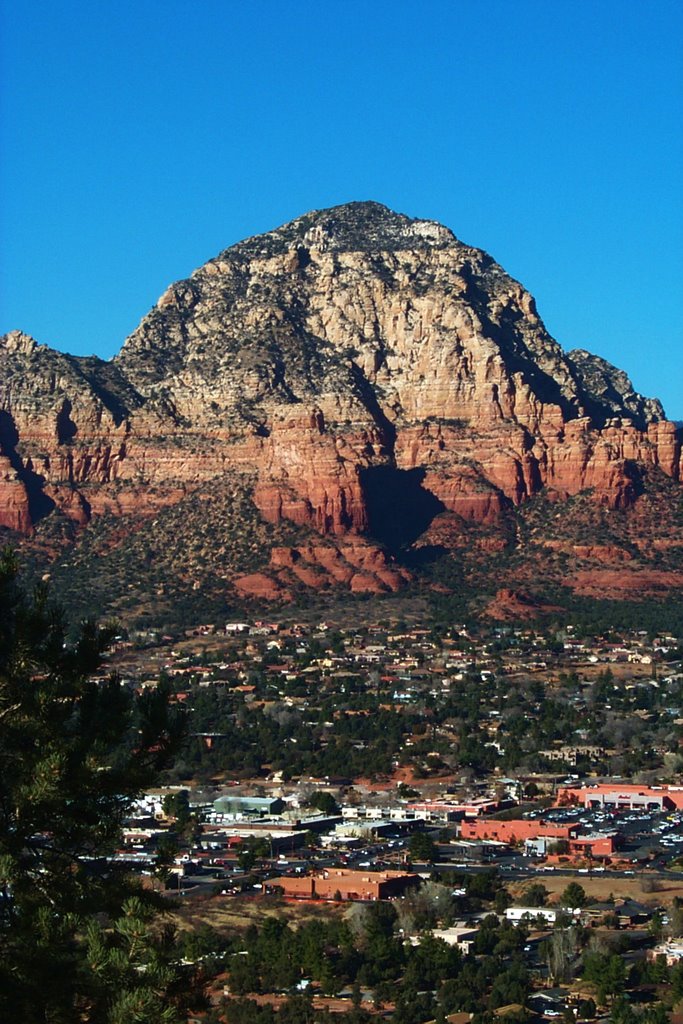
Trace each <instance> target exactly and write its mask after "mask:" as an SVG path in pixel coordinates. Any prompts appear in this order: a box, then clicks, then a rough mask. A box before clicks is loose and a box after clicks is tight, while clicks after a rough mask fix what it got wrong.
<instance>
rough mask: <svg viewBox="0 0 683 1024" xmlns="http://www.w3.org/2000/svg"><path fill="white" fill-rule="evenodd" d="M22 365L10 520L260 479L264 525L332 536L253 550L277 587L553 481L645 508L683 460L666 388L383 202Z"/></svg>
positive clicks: (353, 569) (489, 518)
mask: <svg viewBox="0 0 683 1024" xmlns="http://www.w3.org/2000/svg"><path fill="white" fill-rule="evenodd" d="M0 385H1V388H0V526H2V527H5V528H6V529H7V530H9V531H14V533H16V534H19V535H24V536H30V535H31V533H32V531H34V530H35V528H36V526H37V524H39V523H40V522H42V521H44V520H46V519H47V518H49V517H50V516H51V515H53V514H54V513H55V512H57V511H58V512H59V513H61V514H62V515H63V516H65V517H67V518H68V519H69V520H71V521H73V522H75V523H77V524H79V525H81V526H83V527H85V526H86V525H87V524H88V523H89V522H91V521H92V520H94V519H96V518H97V517H100V516H102V515H103V514H108V515H121V514H134V515H136V516H139V517H153V516H154V515H155V514H156V513H157V512H158V511H159V509H162V508H164V507H167V506H170V505H172V504H174V503H176V502H178V501H179V500H181V499H183V498H185V497H186V496H187V495H189V494H191V493H192V492H193V491H196V490H197V489H199V488H201V487H202V485H204V484H206V482H207V481H219V482H220V481H230V480H231V479H235V478H237V477H239V479H240V480H243V481H247V483H248V487H249V489H250V493H251V495H252V496H253V501H254V503H255V505H256V507H257V509H258V512H259V513H260V515H261V517H262V518H263V519H264V520H265V521H267V522H269V523H273V524H277V523H283V522H285V523H286V522H291V523H293V524H296V525H297V526H300V527H304V528H307V529H308V530H309V531H310V536H311V538H312V539H311V541H310V543H307V544H305V545H304V546H303V547H301V548H297V549H293V550H290V551H288V552H287V551H283V550H274V551H273V553H272V558H271V559H270V562H268V560H266V562H265V563H264V565H263V566H261V568H260V570H259V572H258V573H246V574H245V573H242V576H241V578H240V574H239V571H238V569H239V567H236V568H235V573H236V575H235V581H236V585H237V587H238V590H239V589H240V588H241V592H242V593H243V594H250V593H251V594H253V595H256V596H259V595H260V596H277V595H278V594H280V596H283V595H284V594H285V592H286V589H287V588H286V580H292V579H296V580H298V581H299V582H303V583H304V584H306V585H309V584H310V585H311V586H315V585H316V581H318V582H319V581H320V579H321V578H323V577H324V578H325V579H327V580H328V581H330V580H332V581H335V582H336V583H337V584H339V585H344V586H349V587H351V588H352V589H354V588H355V589H358V590H363V589H370V590H372V589H380V590H393V589H396V588H397V587H399V586H400V585H401V584H402V582H403V580H404V579H405V578H406V576H407V574H406V572H405V570H403V569H401V568H399V567H398V566H396V565H394V564H393V563H392V560H391V558H390V557H389V556H387V555H386V554H385V552H386V551H389V552H395V551H397V550H399V549H405V548H406V547H410V545H412V544H414V543H415V542H416V541H417V542H420V539H421V538H423V539H424V537H425V536H426V535H427V532H428V531H429V530H431V531H434V530H437V531H440V535H441V536H442V537H443V536H448V535H449V532H450V535H457V534H459V533H462V531H463V530H464V529H466V527H467V524H471V523H476V524H490V525H495V524H496V523H497V522H499V521H500V519H501V517H502V516H504V514H505V513H506V510H510V509H514V508H515V507H519V506H520V505H522V504H523V503H525V502H527V501H528V500H529V499H530V498H532V497H534V496H535V495H538V494H539V493H541V492H543V494H544V495H545V496H547V497H549V498H550V499H552V500H554V501H558V502H560V501H562V500H563V499H566V498H567V497H569V496H572V495H577V494H579V493H581V492H590V494H591V496H592V500H593V501H594V502H595V503H597V504H598V505H600V506H604V507H606V508H609V509H617V510H623V509H629V508H631V507H633V506H634V505H635V504H636V502H637V501H638V498H639V496H640V494H641V493H643V490H644V489H646V484H645V483H644V481H646V479H647V477H648V474H652V473H655V474H659V475H663V476H664V477H666V478H669V480H670V481H673V482H676V483H679V482H680V479H681V440H680V436H679V434H678V433H677V430H676V427H675V425H674V424H673V423H671V422H669V421H667V419H666V418H665V415H664V412H663V410H662V408H661V406H660V404H659V403H658V402H657V401H656V400H651V399H646V398H643V397H642V396H640V395H638V394H636V393H635V391H634V389H633V387H632V385H631V383H630V381H629V380H628V378H627V377H626V375H625V374H624V373H622V372H621V371H619V370H617V369H615V368H614V367H612V366H610V365H609V364H608V363H606V362H605V361H604V360H602V359H600V358H598V357H595V356H591V355H589V354H588V353H587V352H585V351H582V350H576V351H573V352H570V353H565V352H564V351H563V350H562V348H561V347H560V346H559V345H558V344H557V343H556V342H555V341H554V340H553V338H552V337H551V336H550V335H549V333H548V332H547V330H546V328H545V326H544V324H543V322H542V321H541V319H540V318H539V316H538V313H537V311H536V306H535V303H534V300H533V298H532V296H531V295H530V294H529V293H528V292H527V291H526V290H525V289H524V288H523V287H522V285H520V284H519V283H518V282H517V281H515V280H513V279H512V278H511V277H509V276H508V275H507V274H506V273H505V271H504V270H503V269H502V268H501V267H500V266H498V265H497V264H496V263H495V262H494V260H493V259H492V258H491V257H490V256H488V255H487V254H486V253H484V252H483V251H481V250H479V249H475V248H472V247H470V246H468V245H465V244H463V243H462V242H460V241H459V240H458V239H457V238H456V237H455V236H454V235H453V234H452V232H451V231H450V230H448V228H446V227H443V226H442V225H440V224H437V223H434V222H431V221H424V220H414V219H411V218H408V217H406V216H403V215H400V214H396V213H393V212H392V211H390V210H388V209H387V208H386V207H384V206H381V205H380V204H378V203H371V202H368V203H350V204H347V205H345V206H340V207H336V208H333V209H329V210H323V211H316V212H313V213H309V214H306V215H305V216H303V217H301V218H299V219H297V220H295V221H293V222H292V223H290V224H287V225H285V226H283V227H281V228H278V229H276V230H274V231H272V232H269V233H267V234H264V235H260V236H256V237H254V238H250V239H247V240H246V241H243V242H240V243H238V244H237V245H234V246H232V247H231V248H229V249H226V250H225V251H224V252H222V253H220V254H219V255H218V256H217V257H215V258H214V259H211V260H209V262H208V263H206V264H204V265H203V266H202V267H200V268H199V269H198V270H196V271H194V273H192V274H191V275H190V277H189V278H187V279H186V280H184V281H180V282H177V283H175V284H172V285H171V286H170V287H169V288H168V289H167V290H166V292H165V293H164V294H163V295H162V297H161V298H160V299H159V301H158V302H157V304H156V305H155V306H154V307H153V309H152V310H151V311H150V312H149V313H148V314H147V315H146V316H145V317H144V319H143V320H142V322H141V323H140V325H139V327H138V328H137V330H135V331H134V332H133V334H131V335H130V337H129V338H128V339H127V340H126V341H125V343H124V344H123V347H122V348H121V351H120V352H119V354H118V355H117V356H116V357H115V358H114V359H113V360H112V361H111V362H104V361H102V360H100V359H98V358H96V357H75V356H69V355H65V354H62V353H60V352H57V351H54V350H52V349H50V348H48V347H46V346H44V345H39V344H37V343H36V342H35V341H34V340H33V339H32V338H30V337H28V336H27V335H25V334H22V333H21V332H19V331H13V332H11V333H9V334H7V335H5V336H4V337H3V338H2V339H0ZM315 534H318V535H321V536H322V537H323V538H327V539H326V540H324V541H322V540H321V541H320V542H316V541H315ZM490 543H491V541H489V544H490ZM587 547H591V545H590V544H588V545H587ZM593 548H595V545H593ZM603 554H604V553H603ZM624 557H626V556H624ZM283 580H285V582H283Z"/></svg>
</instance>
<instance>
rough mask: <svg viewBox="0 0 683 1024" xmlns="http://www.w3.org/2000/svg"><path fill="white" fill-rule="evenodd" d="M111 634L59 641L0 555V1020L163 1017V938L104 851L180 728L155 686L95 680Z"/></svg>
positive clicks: (50, 619) (169, 985) (61, 632)
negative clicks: (138, 690) (141, 689)
mask: <svg viewBox="0 0 683 1024" xmlns="http://www.w3.org/2000/svg"><path fill="white" fill-rule="evenodd" d="M110 640H111V632H110V631H109V630H107V629H99V628H98V627H96V626H95V625H94V624H93V623H84V624H82V625H81V626H80V628H79V629H78V631H77V634H76V637H75V639H74V640H73V641H72V642H69V641H68V639H67V632H66V627H65V623H64V619H63V616H62V614H61V613H60V612H59V610H58V609H56V608H55V607H54V606H53V605H52V604H51V603H50V601H49V599H48V594H47V591H46V589H45V588H39V589H38V590H37V591H36V592H35V593H34V594H33V595H31V596H30V597H27V596H26V595H25V594H24V593H23V592H22V590H21V588H20V587H19V586H18V584H17V567H16V564H15V561H14V558H13V556H12V554H11V553H10V552H8V551H5V552H3V553H2V554H0V1019H2V1020H21V1021H22V1022H23V1024H33V1022H38V1021H40V1022H41V1024H62V1022H64V1024H67V1022H72V1021H92V1022H103V1024H104V1022H107V1024H119V1022H122V1021H123V1020H125V1021H126V1022H143V1021H145V1022H146V1021H148V1020H149V1021H162V1022H164V1024H166V1022H170V1021H173V1020H175V1016H174V1014H175V1011H174V1010H173V996H172V991H173V988H174V985H176V981H175V980H173V970H172V969H171V968H170V967H169V966H168V964H167V965H166V966H162V961H163V958H164V956H166V959H167V960H170V957H168V956H167V952H168V950H167V949H166V953H164V949H165V948H166V947H168V944H169V942H170V941H171V936H170V935H169V934H168V933H164V932H163V928H162V929H161V930H159V929H158V928H157V927H156V926H155V924H154V921H153V913H152V909H151V901H152V900H153V899H154V897H153V896H152V895H151V894H144V893H143V892H142V890H141V889H138V888H137V886H136V884H135V883H134V882H133V881H132V880H131V879H129V878H128V877H126V876H125V875H124V874H122V872H121V871H120V870H116V868H115V866H114V865H113V864H112V863H111V862H110V861H108V860H107V855H108V854H110V853H111V852H112V851H113V850H114V849H115V848H116V846H117V845H118V844H119V843H120V836H121V828H122V824H123V821H124V818H125V816H126V814H127V812H128V811H129V808H130V804H131V801H132V800H133V798H134V797H135V796H136V795H138V794H139V793H140V792H141V791H142V790H143V789H144V788H146V787H147V786H149V785H150V784H152V783H153V782H154V781H155V779H156V776H157V774H158V772H159V771H160V769H162V768H164V767H165V766H166V765H167V764H168V763H169V761H170V758H171V756H172V755H173V753H174V752H175V750H176V749H177V746H178V743H179V741H180V737H181V731H182V730H181V726H180V721H179V720H176V719H174V718H173V717H172V716H171V715H170V713H169V708H168V701H167V694H166V693H165V692H164V691H163V690H162V689H157V690H156V691H153V692H150V693H145V694H144V695H143V696H141V697H140V698H135V696H134V695H133V694H132V693H131V692H130V691H129V690H128V689H127V688H126V687H124V686H123V685H122V684H121V683H120V681H119V680H118V679H116V678H115V677H111V678H109V679H107V680H106V681H95V680H94V679H93V676H94V673H95V672H96V670H97V669H98V667H99V666H100V664H101V660H102V655H103V653H104V651H105V649H106V647H107V644H108V643H109V642H110ZM131 900H132V901H133V902H131ZM95 915H98V917H97V920H95ZM162 954H163V955H162ZM143 965H144V966H143Z"/></svg>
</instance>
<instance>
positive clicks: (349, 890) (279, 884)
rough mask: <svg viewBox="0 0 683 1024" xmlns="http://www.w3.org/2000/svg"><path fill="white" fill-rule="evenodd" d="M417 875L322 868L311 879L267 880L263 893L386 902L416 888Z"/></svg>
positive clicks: (307, 877) (305, 877)
mask: <svg viewBox="0 0 683 1024" xmlns="http://www.w3.org/2000/svg"><path fill="white" fill-rule="evenodd" d="M419 882H420V877H419V875H413V874H410V873H409V872H406V871H373V872H369V871H352V870H347V869H346V868H326V869H325V870H323V871H320V872H318V873H316V874H313V875H306V876H304V877H299V878H296V877H292V876H289V875H282V876H280V877H279V878H269V879H268V881H267V882H266V883H264V891H265V890H267V889H273V888H278V889H282V892H283V894H284V895H285V896H294V897H299V898H300V899H306V898H308V899H312V898H313V897H314V896H315V897H317V898H318V899H322V900H334V899H338V900H386V899H392V898H394V897H397V896H402V895H403V894H404V893H405V892H406V890H407V889H410V888H412V887H413V886H416V885H419Z"/></svg>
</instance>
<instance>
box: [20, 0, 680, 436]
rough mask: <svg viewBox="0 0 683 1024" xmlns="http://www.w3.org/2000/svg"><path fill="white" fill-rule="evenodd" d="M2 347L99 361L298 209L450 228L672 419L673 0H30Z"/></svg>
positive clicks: (567, 342)
mask: <svg viewBox="0 0 683 1024" xmlns="http://www.w3.org/2000/svg"><path fill="white" fill-rule="evenodd" d="M2 22H3V23H2V25H1V26H0V28H1V29H2V32H1V34H2V40H3V42H2V47H3V52H2V54H1V55H0V56H1V57H2V67H3V71H2V82H1V83H0V84H1V85H2V90H1V92H2V95H3V100H2V111H1V113H2V124H3V128H2V140H1V141H2V152H3V154H4V156H3V170H2V178H1V180H0V199H1V216H2V237H3V244H2V252H3V255H2V293H1V302H2V309H1V316H0V330H2V331H4V330H8V329H11V328H15V327H16V328H21V329H23V330H25V331H27V332H29V333H31V334H33V335H34V336H35V337H36V338H37V339H38V340H39V341H41V342H44V343H46V344H49V345H52V346H54V347H56V348H59V349H62V350H65V351H70V352H74V353H79V354H80V353H91V352H96V353H98V354H99V355H102V356H104V357H106V358H108V357H110V356H111V355H113V354H114V353H115V352H116V351H117V350H118V349H119V347H120V345H121V343H122V342H123V340H124V338H125V337H126V335H127V334H128V333H130V331H132V330H133V329H134V328H135V326H136V325H137V323H138V322H139V320H140V319H141V317H142V316H143V315H144V314H145V313H146V312H147V310H148V309H149V308H150V307H151V306H152V305H153V303H154V302H155V301H156V299H157V298H158V297H159V295H160V294H161V293H162V291H163V290H164V289H165V287H166V286H167V285H168V284H169V283H170V282H171V281H173V280H176V279H177V278H180V277H185V276H187V275H188V274H189V273H190V272H191V271H192V270H193V269H194V268H195V267H197V266H199V265H200V264H201V263H203V262H204V261H205V260H207V259H209V258H210V257H211V256H213V255H215V254H216V253H217V252H218V251H220V250H221V249H223V248H225V247H227V246H228V245H230V244H232V243H233V242H235V241H238V240H239V239H240V238H243V237H245V236H247V235H252V234H256V233H257V232H261V231H265V230H268V229H269V228H272V227H275V226H277V225H279V224H281V223H283V222H285V221H287V220H290V219H292V218H293V217H295V216H298V215H299V214H302V213H304V212H305V211H307V210H310V209H315V208H320V207H325V206H332V205H335V204H337V203H342V202H346V201H348V200H352V199H376V200H378V201H380V202H383V203H386V204H387V205H388V206H391V207H392V208H394V209H396V210H399V211H401V212H404V213H408V214H410V215H412V216H419V217H430V218H434V219H437V220H440V221H442V222H443V223H445V224H447V225H448V226H449V227H451V228H452V229H453V230H454V231H455V233H456V235H458V236H459V237H460V238H462V239H463V240H464V241H466V242H468V243H470V244H472V245H477V246H480V247H482V248H484V249H486V250H487V251H488V252H490V253H491V254H492V255H493V256H494V258H495V259H497V260H498V262H499V263H501V264H502V265H503V266H504V267H505V269H506V270H508V271H509V273H511V274H512V275H513V276H514V277H517V278H518V279H519V280H521V281H522V282H523V283H524V284H525V285H526V287H527V288H529V289H530V291H531V292H532V293H533V294H534V295H535V296H536V298H537V302H538V307H539V311H540V313H541V315H542V316H543V318H544V320H545V322H546V324H547V327H548V329H549V330H550V332H551V334H553V335H554V336H555V337H556V338H557V340H558V341H559V342H560V343H561V344H562V345H563V346H564V347H565V348H566V349H570V348H574V347H582V348H587V349H589V350H590V351H593V352H596V353H598V354H599V355H602V356H604V357H605V358H607V359H609V360H610V361H611V362H614V363H615V364H617V365H618V366H620V367H622V368H623V369H625V370H627V371H628V372H629V374H630V375H631V377H632V379H633V381H634V384H635V386H636V388H637V389H638V390H639V391H642V392H644V393H645V394H647V395H657V396H659V397H660V398H661V399H662V400H663V402H664V405H665V409H666V411H667V413H668V415H669V416H670V417H672V418H678V419H683V142H682V133H681V126H682V125H683V60H682V56H683V4H681V3H680V2H679V0H650V2H648V3H644V2H642V0H599V2H595V0H554V2H550V0H315V2H308V0H293V2H283V0H203V2H200V3H192V2H190V0H186V2H179V0H163V2H161V0H136V2H135V3H131V2H128V0H116V3H114V2H112V0H103V2H101V3H91V4H88V3H84V2H83V0H77V2H75V0H71V2H69V0H43V2H41V0H28V2H26V3H20V2H14V3H10V2H7V3H6V4H5V5H4V13H3V15H2Z"/></svg>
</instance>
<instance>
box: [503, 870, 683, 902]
mask: <svg viewBox="0 0 683 1024" xmlns="http://www.w3.org/2000/svg"><path fill="white" fill-rule="evenodd" d="M574 881H576V882H578V883H579V885H581V886H582V887H583V889H584V892H585V893H586V895H587V896H588V897H589V899H591V900H596V901H598V902H601V901H603V900H608V899H610V897H614V899H622V898H623V899H630V900H637V901H638V902H639V903H647V904H650V905H652V906H655V905H656V906H660V905H663V906H669V905H670V904H671V903H672V902H673V899H674V896H678V897H679V898H683V878H681V880H680V882H679V881H678V880H676V879H668V878H667V879H660V878H653V877H652V876H651V875H648V874H642V875H634V876H633V878H615V877H614V875H610V873H609V872H608V871H606V872H605V874H604V875H600V876H595V875H590V876H586V875H577V876H576V878H568V877H567V876H566V875H565V876H562V875H555V874H553V873H552V872H550V871H548V872H541V873H539V874H538V875H534V876H533V877H531V878H529V879H528V880H526V879H525V880H524V881H523V882H515V883H514V884H513V885H511V886H510V891H511V892H512V893H513V895H514V896H515V897H521V896H522V893H523V892H524V890H525V889H527V888H528V887H529V886H530V885H531V884H532V883H534V882H540V883H541V884H542V885H544V886H545V887H546V889H547V890H548V892H549V893H550V894H551V896H550V897H549V902H552V897H553V896H559V895H560V893H562V892H564V890H565V889H566V888H567V886H568V885H569V883H570V882H574Z"/></svg>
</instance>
